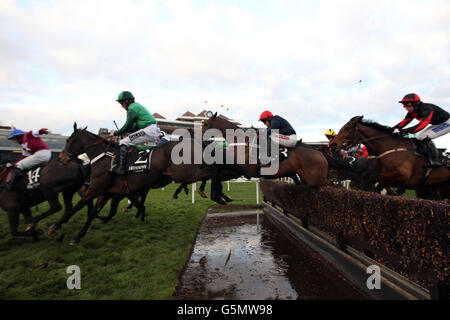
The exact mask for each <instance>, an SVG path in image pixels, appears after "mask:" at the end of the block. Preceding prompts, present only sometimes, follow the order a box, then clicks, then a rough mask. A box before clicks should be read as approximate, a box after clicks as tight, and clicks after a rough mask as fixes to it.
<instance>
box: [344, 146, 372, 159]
mask: <svg viewBox="0 0 450 320" xmlns="http://www.w3.org/2000/svg"><path fill="white" fill-rule="evenodd" d="M347 153H348V155H349V156H356V157H359V158H365V157H368V156H369V152H368V151H367V148H366V146H365V145H363V144H362V143H358V144H357V145H356V146H354V147H351V148H349V149H348V150H347Z"/></svg>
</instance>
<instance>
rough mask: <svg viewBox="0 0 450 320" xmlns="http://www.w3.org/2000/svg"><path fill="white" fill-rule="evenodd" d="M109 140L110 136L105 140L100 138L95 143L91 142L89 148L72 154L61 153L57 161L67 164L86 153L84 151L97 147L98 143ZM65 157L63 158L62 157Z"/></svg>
mask: <svg viewBox="0 0 450 320" xmlns="http://www.w3.org/2000/svg"><path fill="white" fill-rule="evenodd" d="M109 138H111V137H110V136H108V137H106V138H101V139H99V140H97V141H95V142H93V143H92V144H90V145H89V146H87V147H86V148H82V149H81V150H80V151H76V152H72V153H69V152H67V151H64V150H63V151H62V152H61V153H60V154H59V156H58V159H60V160H62V161H63V162H65V163H67V162H68V161H71V160H74V159H75V158H77V157H78V156H79V155H81V154H83V153H86V151H87V150H88V149H90V148H92V147H95V146H97V145H99V144H100V143H103V142H104V141H108V139H109ZM61 155H62V156H61ZM64 155H65V157H64Z"/></svg>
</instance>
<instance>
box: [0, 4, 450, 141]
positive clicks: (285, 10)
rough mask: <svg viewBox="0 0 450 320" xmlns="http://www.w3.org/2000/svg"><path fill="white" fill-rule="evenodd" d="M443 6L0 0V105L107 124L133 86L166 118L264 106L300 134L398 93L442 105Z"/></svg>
mask: <svg viewBox="0 0 450 320" xmlns="http://www.w3.org/2000/svg"><path fill="white" fill-rule="evenodd" d="M449 19H450V3H449V2H448V1H441V0H432V1H414V0H399V1H388V0H381V1H376V2H374V1H352V0H342V1H334V0H325V1H320V2H319V1H318V2H314V4H311V2H308V1H290V0H287V1H282V2H277V1H260V2H257V3H255V2H245V3H242V2H241V1H214V2H203V1H193V0H192V1H190V0H169V1H164V2H161V1H132V0H124V1H86V0H80V1H64V0H60V1H53V0H51V1H29V2H23V1H20V2H17V1H12V0H7V1H2V2H1V3H0V28H1V30H8V31H9V32H3V33H2V34H1V35H0V93H1V94H0V111H1V112H2V115H3V116H2V119H6V118H7V120H8V121H9V122H15V123H16V124H17V125H18V126H23V127H28V125H37V126H50V124H51V123H52V121H55V122H56V123H55V125H54V126H55V127H57V128H58V130H61V132H67V131H69V132H70V130H71V127H72V124H73V120H75V119H77V120H78V119H79V121H81V122H85V124H88V125H89V126H90V127H102V126H108V127H109V128H112V125H111V124H112V120H113V118H114V119H115V120H116V121H117V122H118V123H119V122H120V121H124V114H123V112H122V110H121V109H120V107H119V106H118V105H117V103H115V101H114V100H115V98H116V96H117V94H118V93H119V92H120V91H122V90H131V91H132V92H133V93H134V94H135V96H136V97H137V98H138V100H139V102H141V103H142V104H144V105H145V106H148V107H149V109H150V110H151V111H152V112H158V113H160V114H163V115H164V116H166V117H169V118H175V117H177V116H180V115H181V114H182V113H184V112H185V111H186V110H191V111H192V112H194V113H196V112H200V111H202V110H203V109H204V108H205V107H206V106H205V104H204V101H205V100H208V101H209V103H208V105H209V108H211V109H214V110H217V111H220V110H221V109H225V111H226V115H227V116H229V117H231V118H234V119H236V120H238V121H240V122H241V123H244V124H246V125H252V124H256V123H257V119H258V116H259V113H260V112H261V111H262V110H264V109H266V108H271V110H272V112H274V113H277V114H280V115H281V116H283V117H285V118H286V119H288V120H289V121H290V122H291V123H292V124H293V125H294V126H295V127H296V129H297V130H298V133H299V136H302V134H303V132H304V133H305V136H306V135H307V136H308V137H310V138H311V139H313V137H315V139H322V135H323V131H324V130H326V129H328V128H329V127H333V128H334V129H335V130H336V129H338V128H339V126H341V125H343V124H344V123H345V122H346V121H348V119H350V118H351V117H352V116H354V115H360V114H363V115H365V117H367V118H370V119H373V120H376V121H378V122H380V123H385V124H389V125H393V124H395V123H397V122H398V121H400V119H402V118H403V116H404V111H403V109H402V108H401V107H400V106H399V105H398V103H397V101H398V100H399V98H401V97H402V96H403V95H404V94H406V93H409V92H417V93H418V94H419V95H420V96H421V97H423V100H424V101H428V102H432V103H436V104H437V105H440V106H442V107H444V108H447V109H448V106H449V105H450V96H449V95H448V92H449V89H450V81H449V80H450V66H449V63H448V58H447V57H448V52H450V30H449V28H448V21H449ZM360 80H361V82H360ZM221 105H224V106H226V107H228V109H229V110H226V108H221V107H220V106H221ZM24 110H26V113H24ZM30 115H32V116H31V117H32V118H33V121H31V120H26V119H28V118H29V117H30ZM80 125H81V123H80ZM446 143H447V142H446ZM447 147H449V148H450V144H448V145H447Z"/></svg>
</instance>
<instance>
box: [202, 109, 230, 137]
mask: <svg viewBox="0 0 450 320" xmlns="http://www.w3.org/2000/svg"><path fill="white" fill-rule="evenodd" d="M208 129H218V130H219V131H221V132H222V135H223V136H224V137H225V136H226V132H227V129H232V130H236V129H239V127H238V126H237V125H236V124H234V123H233V122H231V121H229V120H227V119H226V118H224V117H223V116H217V112H216V113H215V114H214V115H212V116H211V117H209V119H208V120H206V121H204V122H203V125H202V133H203V134H204V133H205V131H206V130H208Z"/></svg>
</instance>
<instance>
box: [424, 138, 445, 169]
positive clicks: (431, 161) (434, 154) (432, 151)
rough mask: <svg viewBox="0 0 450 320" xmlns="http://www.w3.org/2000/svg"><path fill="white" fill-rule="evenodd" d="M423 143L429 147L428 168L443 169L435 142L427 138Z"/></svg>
mask: <svg viewBox="0 0 450 320" xmlns="http://www.w3.org/2000/svg"><path fill="white" fill-rule="evenodd" d="M422 141H423V144H424V145H425V146H426V147H427V155H428V164H427V165H426V166H427V167H442V163H441V160H440V159H439V151H438V150H437V149H436V146H435V144H434V142H433V141H432V140H431V139H430V138H425V139H423V140H422Z"/></svg>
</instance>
